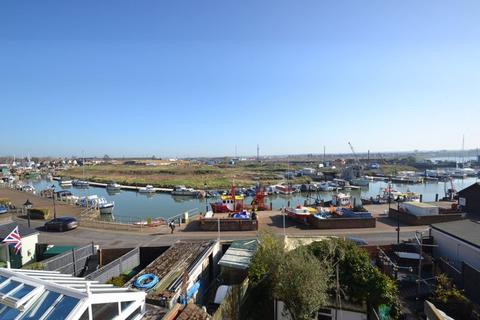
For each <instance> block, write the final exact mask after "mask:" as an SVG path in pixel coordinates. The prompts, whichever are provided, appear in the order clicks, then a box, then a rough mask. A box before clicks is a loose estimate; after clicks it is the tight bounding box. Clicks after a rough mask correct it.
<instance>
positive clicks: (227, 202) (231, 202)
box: [210, 186, 244, 213]
mask: <svg viewBox="0 0 480 320" xmlns="http://www.w3.org/2000/svg"><path fill="white" fill-rule="evenodd" d="M236 193H237V188H236V187H235V186H232V190H231V192H230V194H229V195H224V196H221V197H220V199H221V200H220V201H217V202H212V203H210V206H211V207H212V211H213V212H214V213H229V212H239V211H241V210H243V209H244V206H243V199H244V197H243V196H239V195H237V194H236Z"/></svg>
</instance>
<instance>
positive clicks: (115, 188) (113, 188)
mask: <svg viewBox="0 0 480 320" xmlns="http://www.w3.org/2000/svg"><path fill="white" fill-rule="evenodd" d="M121 188H122V186H121V185H119V184H118V183H115V182H112V183H109V184H107V191H110V192H114V191H120V190H121Z"/></svg>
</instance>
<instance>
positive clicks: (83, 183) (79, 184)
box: [72, 180, 90, 188]
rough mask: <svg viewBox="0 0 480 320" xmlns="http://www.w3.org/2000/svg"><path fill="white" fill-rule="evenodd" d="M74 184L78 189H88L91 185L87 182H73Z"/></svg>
mask: <svg viewBox="0 0 480 320" xmlns="http://www.w3.org/2000/svg"><path fill="white" fill-rule="evenodd" d="M72 184H73V186H74V187H78V188H87V187H88V186H89V185H90V184H89V182H88V181H85V180H73V182H72Z"/></svg>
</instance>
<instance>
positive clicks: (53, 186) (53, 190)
mask: <svg viewBox="0 0 480 320" xmlns="http://www.w3.org/2000/svg"><path fill="white" fill-rule="evenodd" d="M51 188H52V201H53V218H54V219H56V218H57V208H56V206H55V185H54V184H52V187H51Z"/></svg>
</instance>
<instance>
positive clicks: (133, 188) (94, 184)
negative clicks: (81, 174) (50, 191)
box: [53, 177, 173, 193]
mask: <svg viewBox="0 0 480 320" xmlns="http://www.w3.org/2000/svg"><path fill="white" fill-rule="evenodd" d="M53 180H55V181H60V180H61V178H60V177H53ZM87 182H88V184H89V185H90V186H92V187H100V188H106V187H107V185H108V183H101V182H93V181H87ZM143 187H144V186H126V185H120V189H122V190H129V191H138V190H140V189H141V188H143ZM153 190H154V191H155V192H162V193H172V191H173V189H172V188H153Z"/></svg>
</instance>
